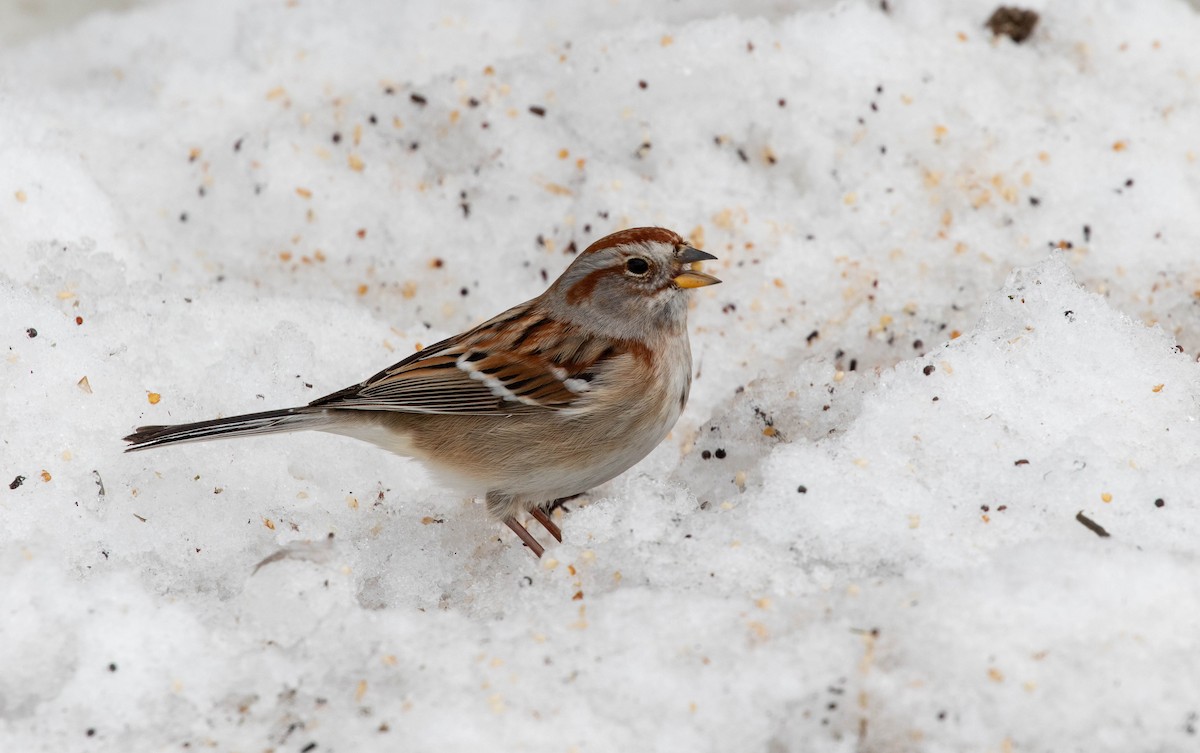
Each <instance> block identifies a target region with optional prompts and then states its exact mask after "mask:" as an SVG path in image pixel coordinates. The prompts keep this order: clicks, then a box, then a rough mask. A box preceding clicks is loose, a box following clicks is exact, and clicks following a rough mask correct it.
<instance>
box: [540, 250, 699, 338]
mask: <svg viewBox="0 0 1200 753" xmlns="http://www.w3.org/2000/svg"><path fill="white" fill-rule="evenodd" d="M672 235H674V234H672ZM671 240H672V241H677V242H670V241H665V240H656V239H648V238H647V239H632V240H630V241H629V242H625V243H620V244H617V245H613V246H609V247H601V248H593V249H589V250H588V251H587V252H585V253H584V254H583V255H581V256H580V257H579V258H578V259H576V260H575V261H574V263H572V264H571V266H570V267H568V268H567V271H566V272H564V273H563V275H562V277H560V278H559V279H558V280H556V281H555V283H554V285H553V286H551V288H550V290H548V291H547V292H546V294H545V300H546V302H547V304H548V305H549V306H550V307H551V308H552V309H553V311H554V312H555V313H556V314H557V315H559V316H561V317H562V318H564V319H567V320H568V321H571V322H572V323H574V324H576V325H579V326H582V327H585V328H587V329H588V330H592V331H599V332H603V333H605V334H608V335H609V336H612V337H617V338H630V339H638V340H648V339H652V338H653V337H655V336H656V335H661V334H664V333H667V332H678V331H679V330H680V329H682V328H683V327H685V326H686V325H687V297H686V296H687V290H686V289H685V287H681V284H682V285H684V286H686V287H698V286H699V285H700V284H711V283H712V282H717V280H716V278H712V277H708V276H707V275H702V274H700V273H696V272H690V271H689V269H690V262H692V261H699V260H701V259H704V258H713V257H711V256H710V255H708V254H703V253H702V252H699V251H696V250H695V249H692V248H689V247H688V246H687V245H686V244H685V243H683V241H682V239H679V238H678V236H675V237H674V238H672V239H671ZM685 273H687V274H686V275H685ZM681 275H683V277H681ZM698 280H702V281H701V282H699V283H697V282H696V281H698Z"/></svg>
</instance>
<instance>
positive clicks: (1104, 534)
mask: <svg viewBox="0 0 1200 753" xmlns="http://www.w3.org/2000/svg"><path fill="white" fill-rule="evenodd" d="M1075 520H1078V521H1079V522H1080V523H1082V524H1083V527H1084V528H1086V529H1088V530H1089V531H1091V532H1092V533H1094V534H1096V535H1097V536H1099V537H1100V538H1102V539H1106V538H1108V531H1106V530H1104V527H1103V526H1101V525H1100V524H1099V523H1097V522H1096V521H1094V520H1092V519H1091V518H1089V517H1088V516H1086V515H1084V514H1083V510H1080V511H1079V512H1077V513H1076V514H1075Z"/></svg>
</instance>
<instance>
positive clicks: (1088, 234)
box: [1083, 225, 1092, 241]
mask: <svg viewBox="0 0 1200 753" xmlns="http://www.w3.org/2000/svg"><path fill="white" fill-rule="evenodd" d="M1091 239H1092V226H1091V225H1084V226H1083V240H1084V241H1090V240H1091Z"/></svg>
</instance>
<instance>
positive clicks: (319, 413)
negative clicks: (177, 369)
mask: <svg viewBox="0 0 1200 753" xmlns="http://www.w3.org/2000/svg"><path fill="white" fill-rule="evenodd" d="M331 423H332V422H331V421H330V419H329V416H328V413H327V412H326V411H324V410H311V409H305V408H287V409H285V410H269V411H266V412H264V413H247V414H245V415H242V416H230V417H229V418H217V419H213V420H212V421H197V422H196V423H194V424H175V425H174V426H139V427H138V430H137V431H135V432H134V433H132V434H130V435H129V436H127V437H125V441H126V442H129V443H130V446H129V447H126V448H125V451H126V452H133V451H135V450H148V449H150V448H151V447H162V446H164V445H169V444H180V443H182V442H203V441H205V440H208V439H221V438H224V437H248V436H252V435H254V434H279V433H282V432H286V431H300V430H301V429H322V428H326V427H328V426H330V425H331Z"/></svg>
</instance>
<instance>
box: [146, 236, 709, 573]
mask: <svg viewBox="0 0 1200 753" xmlns="http://www.w3.org/2000/svg"><path fill="white" fill-rule="evenodd" d="M715 258H716V257H714V256H712V255H711V254H707V253H705V252H703V251H699V250H697V249H695V248H692V247H690V246H689V245H688V244H687V243H686V242H684V240H683V239H682V238H681V237H679V235H677V234H676V233H673V232H671V231H670V230H667V229H665V228H656V227H643V228H633V229H630V230H622V231H621V232H619V233H613V234H612V235H609V236H607V237H605V238H601V239H600V240H598V241H596V242H595V243H593V244H592V245H591V246H589V247H588V248H587V250H585V251H584V252H583V253H582V254H580V255H579V256H578V257H577V258H576V259H575V260H574V261H573V262H572V263H571V266H569V267H567V270H566V271H565V272H564V273H563V274H562V276H561V277H559V278H558V279H557V280H555V281H554V284H552V285H551V286H550V287H549V289H547V290H546V292H544V293H542V294H541V295H539V296H538V297H537V298H534V299H533V300H531V301H527V302H525V303H522V304H520V305H519V306H515V307H514V308H511V309H509V310H508V311H505V312H504V313H503V314H500V315H499V316H497V317H495V318H493V319H490V320H488V321H486V322H484V323H483V324H480V325H479V326H478V327H475V328H474V329H472V330H468V331H467V332H464V333H462V334H460V335H456V336H454V337H451V338H449V339H447V340H443V341H442V342H439V343H437V344H435V345H431V346H429V347H428V348H425V349H424V350H421V351H420V352H417V353H414V354H412V355H411V356H409V357H408V358H405V359H404V360H403V361H401V362H399V363H397V364H395V365H394V366H390V367H388V368H387V369H384V370H383V371H381V372H379V373H378V374H376V375H375V376H373V377H371V378H370V379H368V380H366V381H365V382H363V383H362V384H356V385H354V386H353V387H347V388H346V389H344V390H339V391H338V392H334V393H333V394H331V395H326V396H325V397H323V398H320V399H319V400H314V401H313V402H311V403H309V404H308V405H305V406H301V407H298V408H288V409H286V410H273V411H267V412H265V413H251V414H247V415H244V416H232V417H230V418H218V419H215V420H212V421H201V422H198V423H191V424H178V425H175V426H143V427H140V428H139V429H138V430H137V431H135V432H134V433H133V434H130V435H129V436H127V437H125V440H126V441H128V442H131V443H132V446H131V447H129V448H127V451H132V450H145V449H149V448H151V447H159V446H163V445H170V444H177V443H180V442H196V441H200V440H206V439H216V438H219V437H238V436H250V435H255V434H274V433H277V432H286V431H297V430H300V429H317V430H320V431H327V432H331V433H334V434H343V435H345V436H350V437H354V438H355V439H361V440H364V441H367V442H372V443H374V444H376V445H378V446H380V447H382V448H384V449H386V450H391V451H392V452H396V453H399V454H400V455H405V456H408V457H413V458H416V459H418V460H420V461H421V462H422V463H424V464H425V465H426V466H427V467H428V468H429V469H430V470H431V471H432V472H433V473H434V474H435V475H437V476H438V477H440V478H442V479H443V480H444V481H445V482H446V483H447V484H448V485H450V486H452V487H457V488H459V489H462V490H464V491H469V492H471V493H482V494H484V495H485V496H486V499H487V509H488V512H489V513H490V514H491V515H492V516H493V517H494V518H496V519H497V520H500V521H503V522H504V523H505V524H506V525H507V526H508V527H509V528H511V529H512V530H513V532H514V533H516V534H517V536H519V537H520V539H521V540H522V541H523V542H525V544H526V545H528V546H529V548H530V549H531V550H533V552H534V554H536V555H537V556H539V557H540V556H541V555H542V551H543V550H542V546H541V545H540V544H539V543H538V542H537V541H536V540H535V539H534V538H533V536H532V535H530V533H529V531H527V530H526V529H525V527H524V526H523V525H522V524H521V522H520V521H519V520H518V516H520V515H521V514H522V513H524V512H528V513H529V514H530V515H532V516H533V517H534V518H535V519H536V520H537V521H538V522H539V523H541V524H542V526H544V527H545V528H546V530H547V531H549V532H550V534H551V535H553V536H554V538H556V539H558V540H559V541H562V533H561V531H559V529H558V526H557V525H555V523H554V522H553V521H552V520H551V519H550V518H549V516H548V515H547V513H546V507H547V506H548V505H549V504H551V503H553V502H554V501H555V500H558V499H561V498H565V497H569V496H572V495H575V494H579V493H581V492H584V491H587V490H588V489H590V488H592V487H593V486H596V485H598V484H602V483H604V482H605V481H608V480H609V479H611V478H613V477H615V476H617V475H618V474H620V473H622V472H624V471H625V470H626V469H628V468H629V467H630V466H632V465H633V464H634V463H636V462H638V461H639V460H641V459H642V458H643V457H645V456H646V455H647V454H648V453H649V452H650V451H651V450H652V449H654V447H656V446H657V445H658V443H659V442H661V441H662V440H663V438H664V437H666V435H667V432H669V431H670V430H671V427H672V426H673V425H674V424H675V421H676V419H678V418H679V414H680V413H681V412H682V411H683V407H684V405H685V404H686V403H687V398H688V389H689V387H690V386H691V380H692V355H691V348H690V347H689V345H688V334H687V299H686V296H685V292H686V291H687V290H689V289H691V288H699V287H703V286H705V285H713V284H715V283H718V282H720V280H718V279H717V278H716V277H713V276H712V275H708V274H705V273H703V272H699V271H696V270H693V269H691V266H690V265H691V263H692V262H698V261H705V260H709V259H715Z"/></svg>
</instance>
